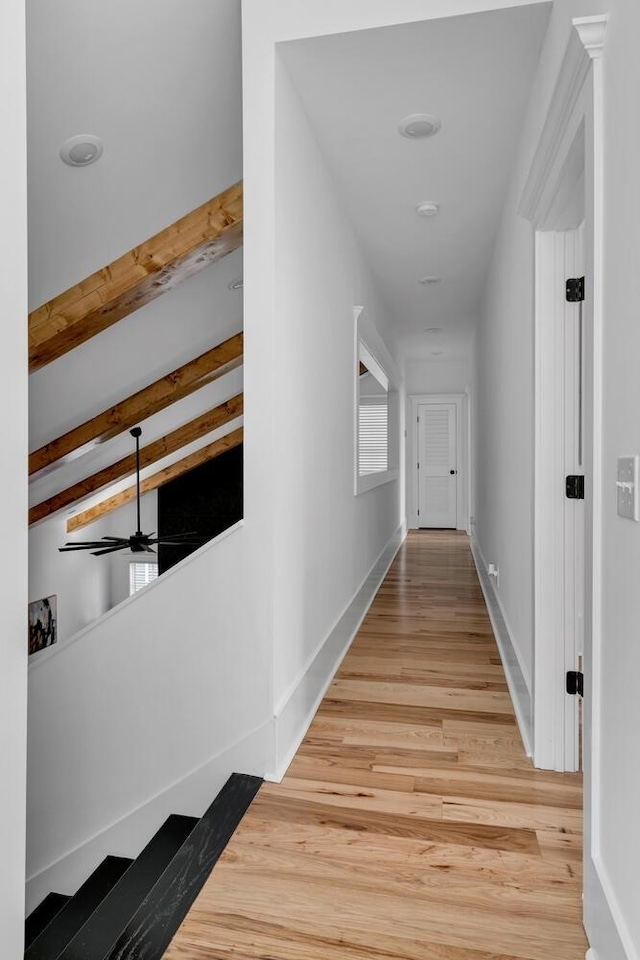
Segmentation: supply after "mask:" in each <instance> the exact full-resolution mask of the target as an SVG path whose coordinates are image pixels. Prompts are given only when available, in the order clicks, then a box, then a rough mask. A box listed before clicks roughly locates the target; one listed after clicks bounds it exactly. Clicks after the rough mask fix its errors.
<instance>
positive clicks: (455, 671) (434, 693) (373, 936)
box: [166, 531, 587, 960]
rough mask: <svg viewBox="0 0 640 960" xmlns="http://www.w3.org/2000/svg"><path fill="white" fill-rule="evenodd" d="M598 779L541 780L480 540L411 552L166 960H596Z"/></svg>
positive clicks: (545, 776)
mask: <svg viewBox="0 0 640 960" xmlns="http://www.w3.org/2000/svg"><path fill="white" fill-rule="evenodd" d="M581 841H582V837H581V778H580V776H579V775H575V774H569V775H563V774H554V773H547V772H543V771H536V770H534V769H533V768H532V765H531V762H530V760H529V759H528V758H527V757H526V755H525V753H524V751H523V747H522V743H521V740H520V736H519V733H518V728H517V725H516V721H515V717H514V714H513V710H512V706H511V702H510V698H509V693H508V690H507V685H506V682H505V677H504V673H503V670H502V667H501V664H500V658H499V655H498V650H497V648H496V645H495V641H494V639H493V635H492V632H491V625H490V623H489V619H488V616H487V613H486V608H485V605H484V600H483V596H482V592H481V590H480V586H479V583H478V580H477V576H476V572H475V568H474V564H473V560H472V557H471V553H470V549H469V545H468V540H467V538H466V536H464V535H462V534H459V533H453V532H449V531H442V532H436V531H433V532H432V531H429V532H426V531H425V532H418V531H415V532H412V533H410V534H409V536H408V538H407V540H406V542H405V544H404V546H403V547H402V549H401V551H400V553H399V554H398V556H397V558H396V560H395V562H394V563H393V565H392V567H391V569H390V571H389V573H388V575H387V577H386V579H385V582H384V584H383V585H382V587H381V589H380V591H379V593H378V595H377V597H376V599H375V602H374V604H373V605H372V607H371V609H370V611H369V613H368V615H367V617H366V618H365V620H364V622H363V624H362V627H361V629H360V631H359V633H358V635H357V637H356V639H355V641H354V643H353V645H352V647H351V649H350V651H349V653H348V654H347V656H346V658H345V660H344V661H343V663H342V666H341V667H340V670H339V671H338V674H337V676H336V678H335V679H334V681H333V683H332V684H331V686H330V688H329V690H328V692H327V695H326V697H325V699H324V701H323V703H322V705H321V707H320V709H319V711H318V713H317V715H316V717H315V719H314V721H313V724H312V726H311V728H310V729H309V731H308V733H307V736H306V738H305V740H304V742H303V744H302V746H301V747H300V749H299V751H298V753H297V755H296V757H295V759H294V761H293V763H292V764H291V766H290V767H289V770H288V771H287V775H286V776H285V778H284V779H283V781H282V783H280V784H265V785H264V786H263V787H262V789H261V790H260V793H259V795H258V797H257V799H256V800H255V802H254V804H253V806H252V807H251V809H250V811H249V813H248V814H247V816H246V817H245V819H244V821H243V823H242V825H241V826H240V829H239V830H238V831H237V833H236V835H235V836H234V837H233V839H232V841H231V843H230V844H229V846H228V848H227V850H226V852H225V853H224V855H223V857H222V859H221V860H220V862H219V864H218V866H217V867H216V868H215V870H214V872H213V874H212V876H211V878H210V880H209V882H208V884H207V885H206V886H205V888H204V889H203V891H202V893H201V894H200V896H199V898H198V899H197V901H196V903H195V904H194V906H193V908H192V910H191V912H190V914H189V915H188V917H187V918H186V920H185V921H184V923H183V925H182V927H181V928H180V930H179V932H178V934H177V935H176V937H175V938H174V941H173V943H172V945H171V947H170V948H169V950H168V952H167V954H166V960H205V958H207V960H211V958H231V957H233V958H236V960H240V958H242V960H368V958H371V960H391V958H406V960H512V958H523V960H524V958H526V960H578V958H580V960H583V958H584V955H585V951H586V949H587V944H586V940H585V937H584V932H583V929H582V924H581V911H582V902H581V890H582V886H581V851H582V843H581Z"/></svg>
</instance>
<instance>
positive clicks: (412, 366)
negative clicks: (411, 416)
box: [404, 357, 472, 397]
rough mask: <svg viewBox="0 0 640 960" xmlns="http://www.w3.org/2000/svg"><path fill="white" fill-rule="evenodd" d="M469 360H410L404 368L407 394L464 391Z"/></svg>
mask: <svg viewBox="0 0 640 960" xmlns="http://www.w3.org/2000/svg"><path fill="white" fill-rule="evenodd" d="M471 371H472V363H471V360H412V359H411V358H410V357H407V359H406V361H405V368H404V378H405V388H406V391H407V396H408V397H410V396H411V394H420V393H464V391H465V389H466V388H467V387H468V386H469V383H470V380H471Z"/></svg>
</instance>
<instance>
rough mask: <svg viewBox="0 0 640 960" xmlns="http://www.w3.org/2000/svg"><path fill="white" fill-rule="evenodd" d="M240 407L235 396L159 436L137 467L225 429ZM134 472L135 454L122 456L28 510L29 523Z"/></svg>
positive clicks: (239, 413)
mask: <svg viewBox="0 0 640 960" xmlns="http://www.w3.org/2000/svg"><path fill="white" fill-rule="evenodd" d="M242 407H243V396H242V394H238V395H237V396H236V397H232V398H231V400H227V401H226V402H225V403H221V404H219V405H218V406H217V407H214V408H213V409H212V410H208V411H207V412H206V413H203V414H201V415H200V416H199V417H196V418H195V419H194V420H190V421H189V423H185V424H183V425H182V426H181V427H178V428H177V429H176V430H173V431H172V432H171V433H168V434H167V435H166V436H164V437H160V438H159V439H158V440H155V441H154V442H153V443H149V444H147V446H146V447H142V448H141V449H140V468H141V469H144V468H145V467H149V466H151V464H153V463H156V462H157V461H158V460H161V459H162V458H163V457H166V456H168V455H169V454H171V453H175V451H176V450H180V448H181V447H185V446H186V445H187V444H188V443H192V442H193V441H194V440H199V439H200V437H204V436H206V434H207V433H211V431H212V430H216V429H218V427H222V426H224V424H225V423H229V421H230V420H234V419H235V418H236V417H240V416H242ZM135 470H136V455H135V453H132V454H130V455H129V456H128V457H123V458H122V459H121V460H118V461H117V462H116V463H112V464H111V465H110V466H108V467H105V468H104V469H103V470H98V471H97V473H93V474H91V476H90V477H86V478H85V479H84V480H80V481H79V482H78V483H74V484H73V485H72V486H70V487H67V488H66V490H62V491H61V492H60V493H57V494H55V496H53V497H49V499H48V500H44V501H43V502H42V503H39V504H38V505H37V506H35V507H32V508H31V509H30V510H29V523H30V524H34V523H37V522H38V521H40V520H44V519H45V518H46V517H50V516H51V515H52V514H54V513H56V512H57V511H58V510H62V509H63V508H64V507H68V506H70V505H71V504H73V503H76V502H77V501H78V500H82V499H84V498H85V497H88V496H91V494H93V493H97V492H98V491H99V490H102V489H103V488H104V487H106V486H108V485H109V484H111V483H115V481H116V480H120V479H122V477H127V476H131V475H133V474H134V473H135Z"/></svg>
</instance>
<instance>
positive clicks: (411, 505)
mask: <svg viewBox="0 0 640 960" xmlns="http://www.w3.org/2000/svg"><path fill="white" fill-rule="evenodd" d="M407 399H408V400H409V411H410V423H411V429H410V430H408V431H407V440H408V443H407V508H408V509H407V526H408V527H409V529H410V530H418V529H419V528H420V523H419V520H420V518H419V517H418V505H419V503H418V469H417V464H418V407H419V406H420V405H421V404H423V403H453V404H455V407H456V460H457V471H458V473H457V475H456V501H457V508H456V527H455V528H456V530H465V531H466V532H467V533H468V532H469V529H468V528H469V496H468V486H469V485H468V481H467V477H468V470H469V466H468V463H467V460H466V455H465V451H466V441H465V436H468V435H469V423H468V419H469V405H468V403H467V402H466V401H467V397H466V395H465V394H464V393H421V394H412V395H411V396H409V397H408V398H407Z"/></svg>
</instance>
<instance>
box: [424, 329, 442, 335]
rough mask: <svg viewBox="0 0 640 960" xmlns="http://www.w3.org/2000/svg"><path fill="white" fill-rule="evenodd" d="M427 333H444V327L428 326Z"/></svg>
mask: <svg viewBox="0 0 640 960" xmlns="http://www.w3.org/2000/svg"><path fill="white" fill-rule="evenodd" d="M425 333H430V334H431V335H432V336H434V335H435V334H437V333H442V327H427V329H426V330H425Z"/></svg>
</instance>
